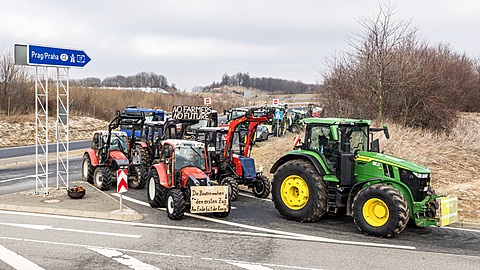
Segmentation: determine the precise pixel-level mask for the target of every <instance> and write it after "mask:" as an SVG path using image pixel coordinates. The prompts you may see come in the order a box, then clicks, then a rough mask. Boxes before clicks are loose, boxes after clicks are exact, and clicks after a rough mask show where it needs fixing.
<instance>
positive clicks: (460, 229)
mask: <svg viewBox="0 0 480 270" xmlns="http://www.w3.org/2000/svg"><path fill="white" fill-rule="evenodd" d="M440 229H449V230H459V231H467V232H476V233H480V230H475V229H466V228H456V227H440Z"/></svg>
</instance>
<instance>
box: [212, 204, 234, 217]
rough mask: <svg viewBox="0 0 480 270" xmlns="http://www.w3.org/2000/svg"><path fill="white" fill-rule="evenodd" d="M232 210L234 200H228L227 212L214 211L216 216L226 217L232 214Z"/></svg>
mask: <svg viewBox="0 0 480 270" xmlns="http://www.w3.org/2000/svg"><path fill="white" fill-rule="evenodd" d="M231 210H232V202H231V201H229V202H228V210H227V211H226V212H213V216H214V217H219V218H226V217H228V215H230V211H231Z"/></svg>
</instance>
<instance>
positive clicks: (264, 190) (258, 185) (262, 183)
mask: <svg viewBox="0 0 480 270" xmlns="http://www.w3.org/2000/svg"><path fill="white" fill-rule="evenodd" d="M271 189H272V183H270V180H268V178H267V177H266V176H265V175H262V176H260V177H259V178H258V179H257V181H255V182H254V183H253V187H252V191H253V195H255V197H258V198H267V197H268V195H270V190H271Z"/></svg>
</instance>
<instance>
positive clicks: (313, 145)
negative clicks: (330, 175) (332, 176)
mask: <svg viewBox="0 0 480 270" xmlns="http://www.w3.org/2000/svg"><path fill="white" fill-rule="evenodd" d="M307 132H308V133H307V141H306V144H307V148H308V149H311V150H314V151H315V152H317V153H319V154H320V156H321V157H322V159H323V161H324V163H325V165H326V166H327V168H328V169H329V170H330V171H335V170H336V169H337V168H336V167H337V166H336V161H337V156H338V153H339V150H340V148H339V147H340V144H339V141H338V139H337V140H334V137H333V134H332V132H331V128H330V126H328V125H318V126H313V127H311V128H310V129H309V130H308V131H307Z"/></svg>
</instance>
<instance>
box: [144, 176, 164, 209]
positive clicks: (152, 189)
mask: <svg viewBox="0 0 480 270" xmlns="http://www.w3.org/2000/svg"><path fill="white" fill-rule="evenodd" d="M147 190H148V203H149V204H150V206H151V207H154V208H156V207H165V201H166V200H167V191H168V189H167V188H166V187H164V186H162V185H161V184H160V178H159V177H158V172H157V170H155V169H152V170H151V172H150V179H149V181H148V185H147Z"/></svg>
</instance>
